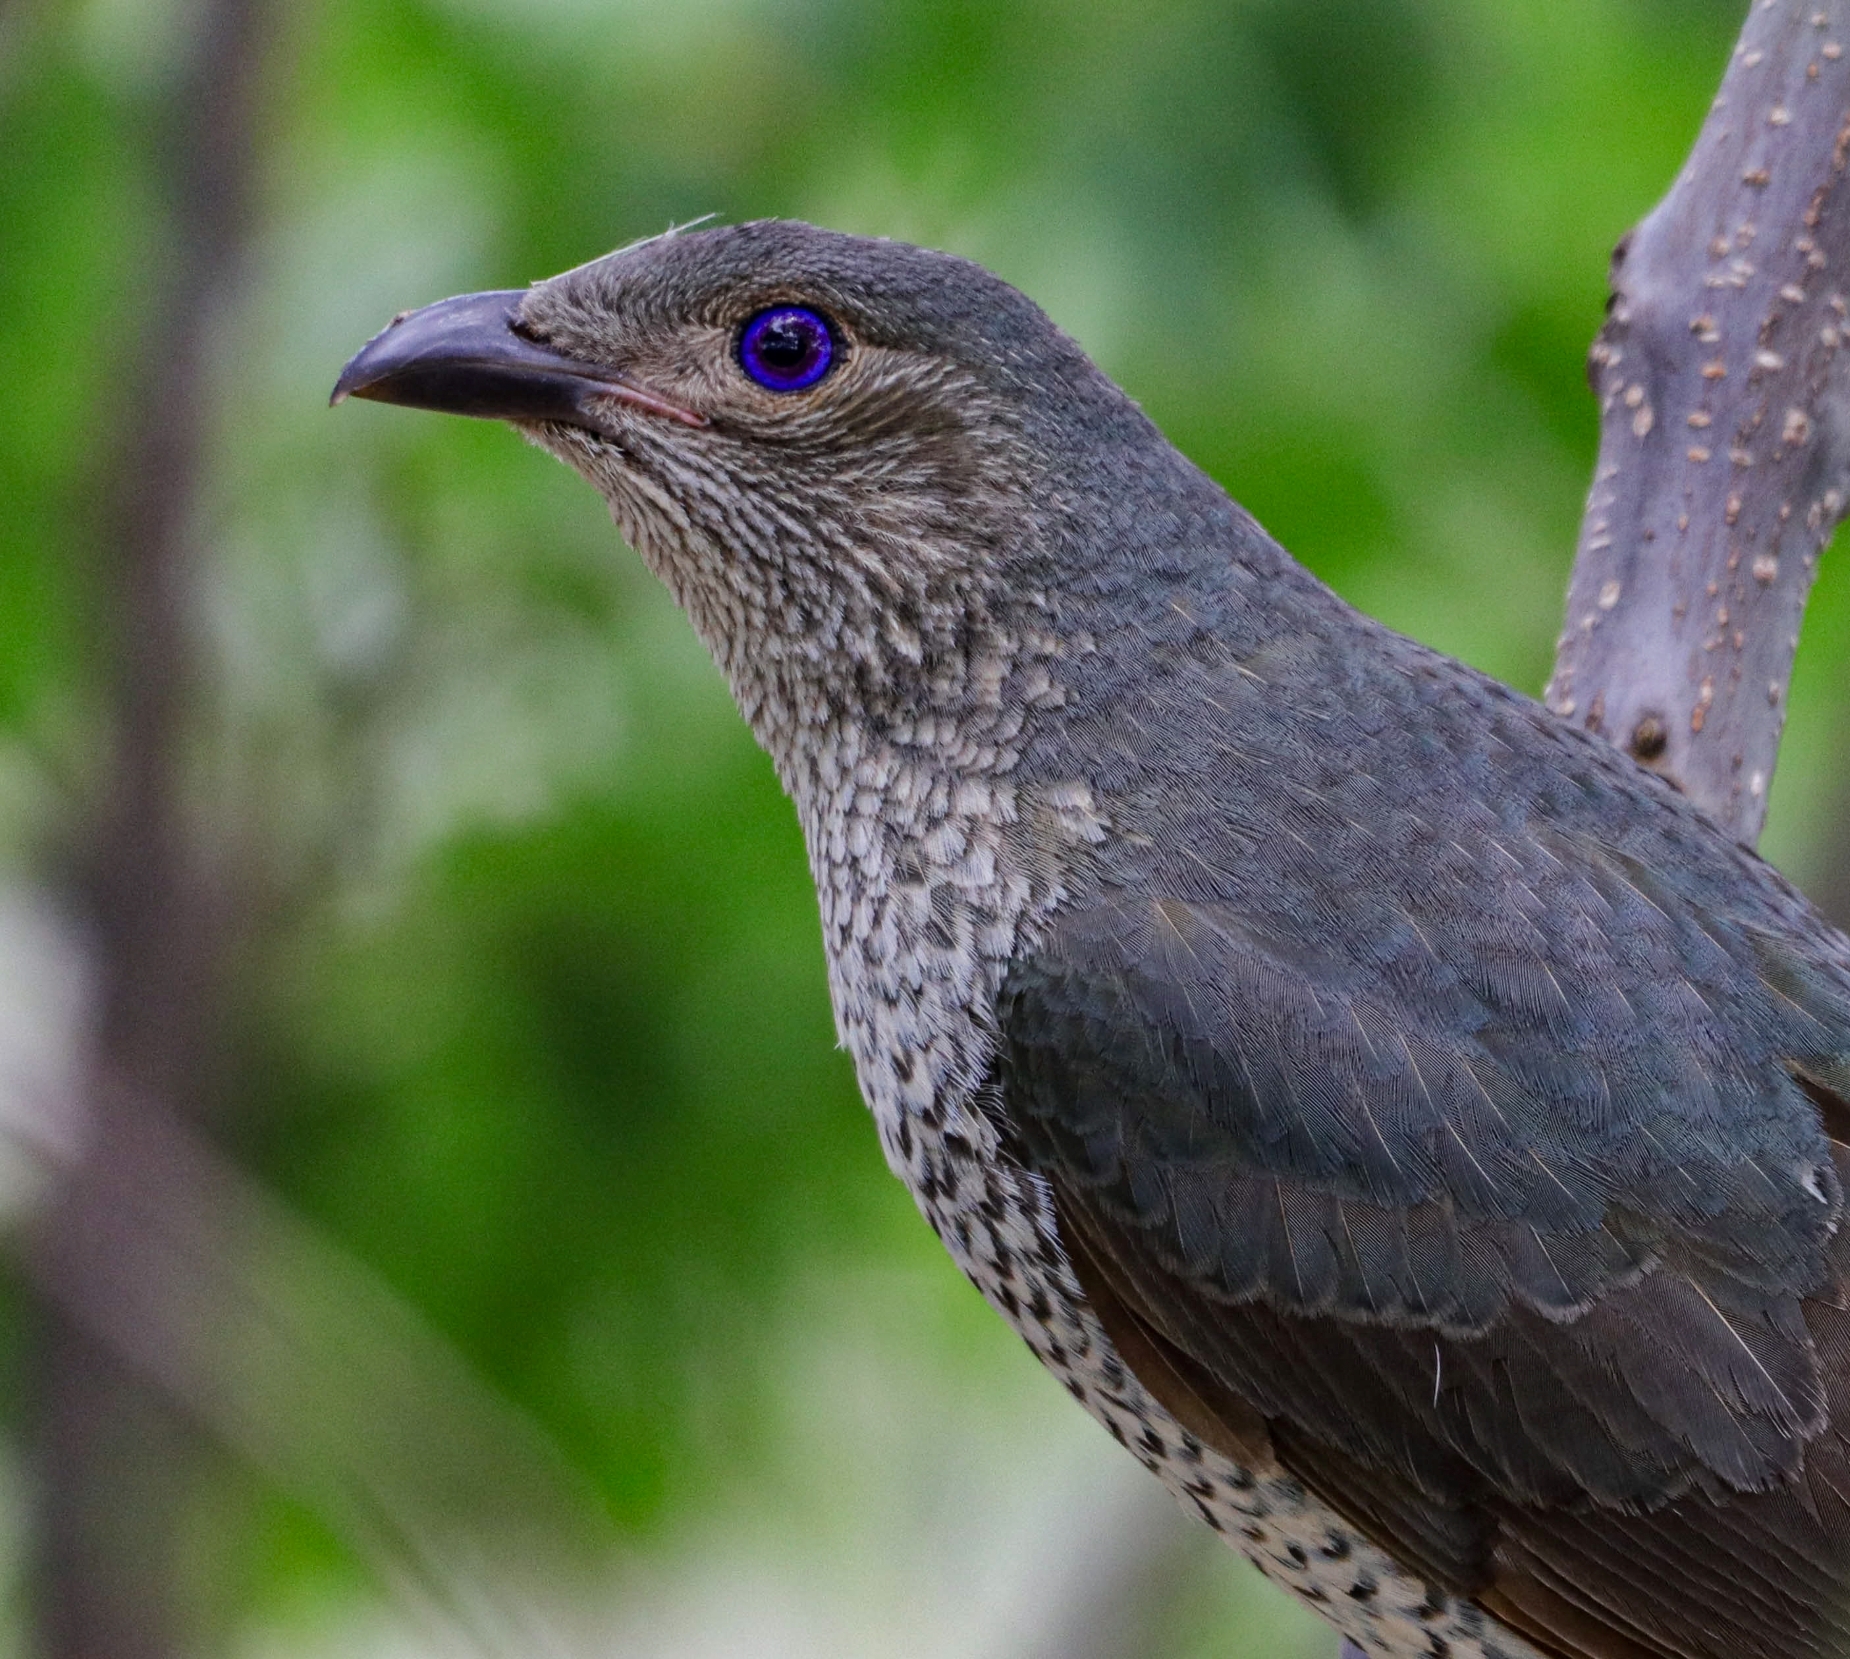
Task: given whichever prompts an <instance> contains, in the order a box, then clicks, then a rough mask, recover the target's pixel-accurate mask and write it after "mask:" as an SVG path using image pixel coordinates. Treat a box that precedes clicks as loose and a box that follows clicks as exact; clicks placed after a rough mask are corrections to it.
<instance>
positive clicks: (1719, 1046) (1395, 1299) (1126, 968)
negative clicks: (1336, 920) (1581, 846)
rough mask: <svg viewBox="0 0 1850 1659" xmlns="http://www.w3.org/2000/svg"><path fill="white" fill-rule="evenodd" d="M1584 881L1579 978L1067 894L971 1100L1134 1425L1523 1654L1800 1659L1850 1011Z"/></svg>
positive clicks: (1833, 1300) (1828, 1501) (1830, 1348)
mask: <svg viewBox="0 0 1850 1659" xmlns="http://www.w3.org/2000/svg"><path fill="white" fill-rule="evenodd" d="M1605 874H1606V876H1607V877H1610V878H1611V879H1612V880H1613V881H1614V882H1615V883H1616V884H1617V886H1618V887H1622V888H1624V889H1625V890H1626V891H1627V892H1630V893H1632V894H1634V895H1642V897H1643V900H1644V911H1645V912H1648V914H1643V913H1641V914H1639V915H1636V916H1633V917H1631V918H1630V921H1629V924H1628V925H1629V927H1630V929H1631V930H1632V932H1633V933H1634V934H1635V935H1636V936H1635V937H1631V938H1617V939H1608V940H1606V941H1605V942H1604V944H1605V948H1604V949H1602V950H1600V951H1591V950H1589V951H1584V952H1581V953H1580V954H1579V956H1578V957H1577V958H1576V959H1575V960H1576V961H1577V963H1578V964H1579V978H1578V979H1565V978H1564V976H1563V974H1562V972H1560V971H1558V970H1557V969H1556V968H1555V967H1554V966H1552V965H1551V962H1550V959H1549V954H1548V952H1547V951H1545V950H1544V951H1542V952H1539V953H1536V954H1535V955H1532V956H1529V957H1524V956H1523V955H1521V954H1520V953H1511V954H1509V955H1507V956H1506V957H1504V958H1502V959H1493V957H1492V956H1491V955H1489V954H1488V953H1486V952H1483V951H1478V952H1477V953H1475V956H1468V959H1465V960H1454V961H1451V962H1450V963H1449V964H1448V965H1447V966H1448V972H1447V974H1445V975H1443V976H1438V977H1435V975H1434V974H1433V973H1432V972H1431V971H1430V964H1429V968H1428V970H1427V971H1418V970H1415V969H1413V968H1409V967H1407V965H1406V963H1405V961H1404V960H1402V961H1401V962H1399V963H1398V964H1397V963H1396V961H1394V960H1392V959H1389V958H1387V957H1382V958H1381V959H1380V960H1378V961H1376V962H1374V963H1372V964H1368V965H1365V966H1364V967H1362V968H1358V967H1357V964H1356V961H1355V959H1354V955H1355V953H1354V951H1353V949H1351V950H1350V951H1349V952H1348V953H1347V954H1345V955H1343V956H1341V957H1340V958H1339V957H1336V956H1334V955H1330V954H1326V953H1325V952H1324V950H1323V948H1322V947H1320V946H1319V945H1318V944H1317V943H1316V942H1315V941H1314V940H1308V939H1307V938H1306V937H1304V936H1298V937H1284V936H1282V935H1281V933H1280V932H1279V931H1278V929H1277V928H1276V927H1275V926H1272V925H1270V924H1267V925H1261V926H1255V925H1254V924H1253V923H1252V921H1251V920H1250V919H1248V918H1243V917H1242V916H1241V915H1240V914H1239V913H1238V912H1237V911H1236V909H1235V908H1234V907H1233V906H1232V905H1230V904H1228V903H1226V902H1223V901H1218V900H1214V899H1204V898H1202V897H1200V896H1198V895H1192V896H1189V897H1171V896H1156V897H1149V896H1140V897H1130V896H1124V895H1121V896H1119V897H1116V898H1114V899H1111V900H1109V901H1105V902H1100V903H1097V904H1094V905H1093V906H1091V907H1090V908H1087V909H1084V910H1082V911H1079V912H1077V913H1073V914H1069V915H1068V916H1066V917H1065V918H1064V919H1063V921H1062V922H1061V923H1060V925H1059V926H1058V927H1057V929H1056V930H1055V932H1054V933H1053V935H1052V936H1051V937H1050V938H1049V939H1048V940H1047V941H1045V943H1044V946H1043V948H1042V949H1041V950H1040V951H1039V952H1038V953H1037V954H1036V955H1035V956H1034V957H1033V958H1032V959H1029V960H1026V961H1023V962H1019V963H1017V964H1016V965H1015V966H1014V967H1013V968H1012V969H1011V971H1010V974H1009V976H1008V978H1007V980H1006V982H1005V984H1004V987H1003V990H1002V994H1001V997H1000V999H999V1003H998V1011H997V1017H998V1026H999V1038H1000V1047H999V1056H998V1062H997V1064H998V1076H997V1082H998V1091H999V1097H1000V1101H1001V1104H1002V1109H1003V1111H1004V1112H1005V1114H1006V1117H1007V1120H1008V1122H1009V1124H1010V1126H1011V1130H1012V1133H1013V1134H1014V1135H1015V1136H1016V1137H1017V1138H1018V1142H1019V1145H1020V1148H1021V1153H1022V1156H1023V1157H1024V1158H1025V1159H1026V1160H1027V1162H1028V1163H1029V1164H1030V1165H1031V1166H1032V1167H1034V1168H1036V1169H1038V1170H1039V1171H1041V1172H1042V1173H1043V1174H1045V1175H1046V1176H1047V1177H1048V1178H1049V1179H1050V1180H1051V1182H1052V1185H1053V1187H1054V1190H1055V1194H1056V1202H1057V1205H1058V1211H1059V1215H1060V1218H1061V1224H1062V1227H1063V1229H1064V1230H1065V1232H1066V1234H1067V1236H1068V1239H1069V1243H1070V1245H1071V1247H1072V1249H1073V1252H1074V1256H1075V1266H1076V1267H1077V1268H1078V1270H1079V1272H1080V1275H1081V1278H1082V1280H1083V1281H1084V1282H1085V1283H1086V1284H1087V1286H1088V1289H1089V1290H1091V1291H1092V1292H1093V1294H1094V1296H1095V1298H1096V1299H1098V1300H1099V1301H1100V1302H1101V1304H1102V1308H1103V1310H1104V1311H1105V1313H1106V1314H1107V1323H1108V1325H1111V1324H1113V1322H1114V1321H1115V1325H1116V1328H1117V1329H1118V1330H1120V1331H1122V1332H1123V1333H1124V1334H1125V1335H1126V1336H1127V1337H1128V1339H1129V1340H1131V1341H1132V1342H1133V1343H1141V1344H1143V1345H1144V1348H1145V1349H1146V1350H1147V1352H1148V1356H1153V1358H1152V1359H1151V1360H1150V1363H1151V1364H1152V1366H1153V1370H1154V1372H1155V1373H1156V1374H1157V1375H1158V1386H1157V1388H1156V1392H1158V1394H1159V1397H1166V1398H1171V1397H1172V1398H1176V1399H1179V1400H1181V1401H1182V1403H1183V1406H1184V1409H1185V1412H1193V1413H1194V1414H1195V1417H1196V1419H1197V1420H1200V1419H1202V1418H1203V1417H1206V1418H1209V1419H1212V1418H1216V1417H1219V1418H1221V1419H1224V1420H1225V1421H1226V1422H1227V1423H1229V1424H1230V1425H1232V1427H1231V1429H1230V1431H1229V1432H1230V1433H1232V1434H1236V1435H1237V1434H1239V1433H1244V1434H1250V1425H1251V1422H1252V1420H1254V1419H1255V1418H1256V1419H1258V1420H1262V1421H1263V1423H1264V1424H1265V1425H1266V1427H1267V1429H1268V1431H1269V1433H1270V1436H1271V1439H1272V1442H1273V1445H1274V1448H1275V1450H1276V1452H1277V1455H1278V1456H1279V1457H1280V1459H1281V1460H1282V1461H1283V1462H1284V1463H1285V1464H1286V1466H1287V1467H1288V1468H1291V1469H1292V1470H1294V1472H1296V1473H1298V1474H1299V1475H1300V1476H1301V1478H1303V1479H1305V1480H1306V1482H1307V1483H1308V1484H1310V1485H1312V1486H1313V1487H1314V1488H1316V1489H1317V1490H1319V1491H1321V1492H1322V1493H1323V1494H1324V1496H1325V1497H1326V1499H1328V1500H1329V1501H1331V1502H1332V1503H1333V1504H1334V1505H1335V1506H1336V1507H1337V1508H1339V1509H1340V1510H1343V1511H1344V1512H1346V1513H1347V1514H1349V1515H1350V1516H1351V1518H1352V1519H1353V1520H1355V1522H1356V1523H1357V1524H1358V1525H1360V1526H1362V1527H1363V1528H1364V1529H1365V1530H1367V1531H1369V1532H1371V1533H1372V1534H1374V1535H1375V1536H1376V1537H1377V1538H1379V1539H1380V1540H1381V1541H1382V1542H1383V1543H1384V1544H1386V1545H1387V1546H1388V1547H1389V1548H1390V1549H1391V1550H1393V1551H1395V1552H1396V1553H1398V1554H1399V1555H1401V1557H1402V1558H1403V1559H1407V1560H1409V1561H1410V1562H1411V1563H1412V1564H1413V1565H1414V1566H1416V1567H1417V1568H1419V1569H1420V1570H1423V1571H1425V1572H1426V1573H1428V1574H1429V1575H1431V1576H1432V1577H1434V1578H1436V1579H1438V1580H1440V1581H1442V1582H1445V1583H1447V1584H1449V1585H1450V1586H1451V1587H1452V1588H1454V1589H1457V1590H1461V1591H1464V1592H1466V1593H1469V1594H1473V1595H1477V1596H1479V1597H1481V1598H1482V1599H1483V1600H1484V1601H1485V1602H1486V1604H1487V1605H1490V1606H1492V1607H1494V1608H1496V1609H1497V1610H1498V1611H1500V1612H1502V1613H1503V1614H1504V1616H1505V1617H1506V1618H1508V1619H1510V1620H1511V1622H1514V1623H1518V1624H1520V1625H1523V1626H1524V1627H1525V1628H1527V1629H1529V1630H1531V1631H1532V1632H1533V1633H1534V1634H1535V1635H1536V1636H1537V1639H1538V1640H1540V1641H1542V1642H1543V1644H1544V1646H1545V1647H1548V1648H1551V1649H1552V1650H1553V1651H1557V1652H1559V1653H1562V1654H1567V1655H1576V1656H1579V1655H1588V1656H1593V1655H1597V1656H1600V1659H1620V1656H1624V1659H1637V1656H1639V1655H1666V1656H1668V1655H1692V1656H1693V1655H1702V1656H1709V1655H1715V1656H1725V1659H1746V1656H1749V1655H1762V1654H1764V1655H1767V1656H1768V1659H1771V1656H1774V1655H1782V1656H1783V1655H1788V1654H1795V1653H1810V1652H1820V1653H1822V1652H1826V1651H1834V1650H1836V1649H1837V1648H1839V1647H1840V1646H1842V1645H1843V1644H1844V1643H1845V1642H1847V1641H1850V1613H1847V1612H1846V1609H1845V1606H1844V1600H1845V1598H1844V1585H1845V1579H1846V1569H1847V1567H1850V1560H1847V1557H1846V1542H1845V1534H1846V1531H1847V1530H1850V1461H1847V1460H1846V1458H1845V1455H1844V1446H1843V1444H1842V1442H1841V1441H1840V1440H1839V1438H1838V1436H1837V1433H1836V1431H1835V1429H1834V1428H1833V1427H1832V1424H1831V1418H1832V1414H1833V1408H1834V1407H1835V1406H1836V1405H1838V1403H1839V1402H1838V1401H1837V1400H1835V1399H1834V1398H1833V1394H1834V1393H1835V1392H1837V1391H1838V1390H1840V1389H1842V1388H1843V1387H1844V1386H1845V1383H1844V1381H1843V1380H1842V1379H1845V1377H1846V1368H1847V1367H1850V1320H1847V1319H1846V1316H1845V1315H1844V1313H1843V1312H1842V1311H1841V1310H1842V1308H1843V1307H1844V1306H1846V1305H1850V1296H1846V1295H1845V1282H1846V1280H1850V1274H1847V1273H1846V1272H1845V1268H1846V1266H1850V1264H1846V1263H1844V1262H1841V1261H1838V1260H1835V1259H1834V1258H1836V1257H1839V1256H1841V1255H1842V1254H1843V1250H1842V1247H1841V1245H1840V1244H1839V1230H1838V1227H1837V1222H1838V1217H1839V1213H1840V1209H1841V1203H1842V1197H1841V1195H1842V1191H1843V1177H1842V1175H1841V1174H1840V1172H1839V1169H1838V1167H1837V1165H1836V1163H1835V1162H1834V1158H1833V1151H1832V1143H1831V1141H1830V1139H1829V1137H1828V1136H1827V1135H1826V1133H1825V1129H1824V1126H1823V1124H1822V1123H1821V1121H1820V1118H1821V1109H1829V1110H1831V1111H1834V1112H1838V1113H1840V1114H1841V1113H1842V1111H1843V1108H1842V1107H1841V1104H1840V1103H1839V1095H1840V1094H1841V1093H1842V1092H1843V1091H1844V1088H1845V1084H1846V1082H1847V1081H1850V1066H1846V1064H1845V1061H1846V1054H1845V1050H1846V1048H1847V1047H1850V990H1847V988H1846V985H1845V982H1844V976H1843V975H1842V973H1841V971H1839V970H1838V969H1837V968H1836V967H1834V966H1832V965H1830V964H1828V963H1820V962H1818V961H1816V960H1814V959H1813V956H1812V955H1811V954H1809V953H1808V950H1807V948H1806V947H1805V946H1804V944H1803V943H1802V942H1795V941H1793V940H1791V939H1788V938H1784V937H1782V936H1781V935H1780V934H1779V933H1778V932H1777V931H1776V930H1775V931H1765V930H1760V931H1757V930H1756V929H1755V928H1753V927H1751V926H1748V925H1745V924H1742V923H1740V922H1738V921H1730V920H1728V919H1725V918H1718V917H1716V916H1711V915H1704V914H1702V913H1701V912H1700V911H1699V910H1696V909H1694V908H1692V907H1691V906H1690V905H1689V904H1688V903H1686V902H1683V901H1681V900H1679V901H1676V902H1672V900H1671V899H1670V897H1669V896H1668V895H1666V894H1663V893H1659V892H1654V891H1653V889H1652V888H1651V885H1650V882H1649V878H1648V876H1647V875H1646V874H1645V873H1644V872H1642V871H1639V870H1637V869H1635V868H1632V867H1629V866H1627V865H1625V863H1624V861H1622V860H1617V859H1608V860H1606V871H1605ZM1487 902H1488V901H1487ZM1654 931H1656V932H1658V933H1662V934H1664V935H1665V936H1664V937H1661V938H1652V937H1648V936H1649V935H1651V934H1652V933H1653V932H1654ZM1673 936H1674V937H1673ZM1685 936H1686V937H1685ZM1663 961H1675V962H1680V963H1681V964H1682V966H1681V967H1679V968H1678V969H1677V970H1676V972H1675V973H1674V974H1673V975H1671V977H1672V978H1674V979H1675V980H1676V981H1677V982H1676V983H1674V984H1669V983H1664V982H1663V978H1664V976H1663V973H1662V971H1661V963H1662V962H1663ZM1653 963H1657V964H1658V965H1659V966H1658V978H1657V979H1656V980H1651V979H1648V978H1645V977H1641V970H1643V969H1645V968H1649V967H1650V966H1651V965H1652V964H1653ZM1441 984H1443V986H1444V994H1443V995H1435V994H1433V992H1434V987H1435V986H1439V985H1441ZM1410 987H1412V988H1413V989H1409V988H1410ZM1416 991H1417V992H1418V994H1415V992H1416ZM1217 1403H1219V1404H1217ZM1223 1406H1224V1409H1222V1407H1223ZM1845 1407H1846V1409H1845V1412H1844V1414H1843V1415H1842V1416H1841V1417H1840V1418H1839V1421H1840V1422H1841V1423H1843V1424H1844V1425H1846V1426H1850V1402H1845ZM1183 1420H1184V1421H1185V1422H1188V1421H1189V1418H1188V1416H1187V1415H1184V1416H1183ZM1204 1438H1208V1439H1210V1440H1212V1439H1213V1438H1214V1434H1213V1430H1212V1425H1211V1424H1210V1425H1209V1433H1208V1434H1206V1435H1205V1436H1204ZM1641 1563H1648V1566H1644V1567H1642V1568H1641V1565H1640V1564H1641ZM1641 1574H1642V1576H1643V1577H1645V1578H1648V1580H1649V1582H1648V1583H1644V1584H1640V1583H1639V1582H1638V1581H1639V1579H1640V1577H1641ZM1743 1578H1745V1580H1746V1582H1745V1583H1743Z"/></svg>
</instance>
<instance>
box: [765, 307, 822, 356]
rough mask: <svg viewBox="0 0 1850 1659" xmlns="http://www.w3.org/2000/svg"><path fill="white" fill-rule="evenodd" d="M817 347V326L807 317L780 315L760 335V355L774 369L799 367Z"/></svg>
mask: <svg viewBox="0 0 1850 1659" xmlns="http://www.w3.org/2000/svg"><path fill="white" fill-rule="evenodd" d="M815 349H816V326H815V324H814V323H812V322H810V321H809V320H808V319H807V318H805V317H780V318H779V319H778V320H777V321H776V322H774V323H772V324H770V325H769V326H768V327H767V328H766V329H765V331H764V333H762V334H761V335H759V336H758V355H759V356H760V357H762V358H763V359H764V361H765V362H766V363H767V364H769V365H770V367H772V368H774V369H799V368H801V367H802V366H803V360H804V359H805V358H806V357H808V356H809V355H810V354H811V353H812V352H813V351H814V350H815Z"/></svg>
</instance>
